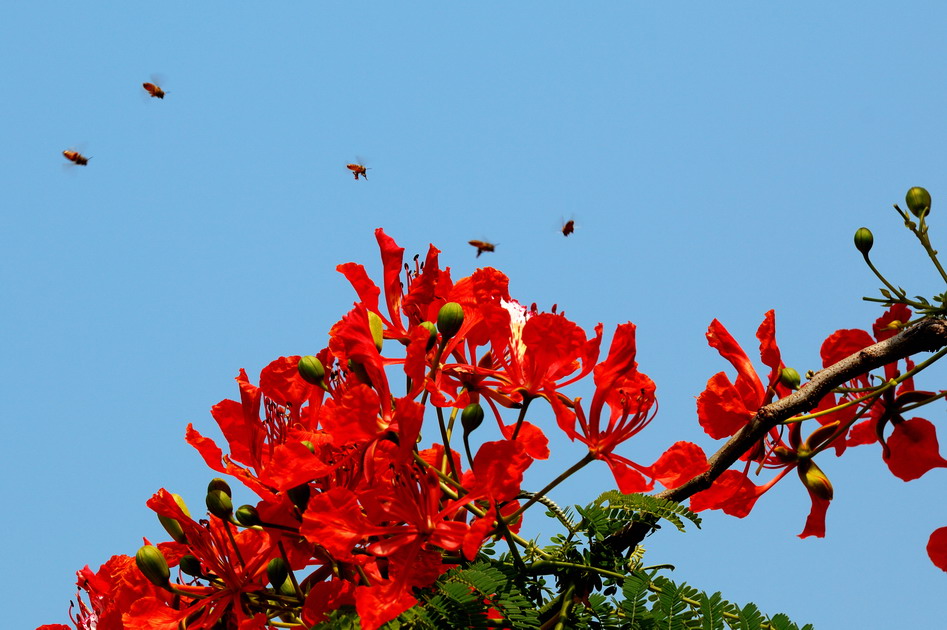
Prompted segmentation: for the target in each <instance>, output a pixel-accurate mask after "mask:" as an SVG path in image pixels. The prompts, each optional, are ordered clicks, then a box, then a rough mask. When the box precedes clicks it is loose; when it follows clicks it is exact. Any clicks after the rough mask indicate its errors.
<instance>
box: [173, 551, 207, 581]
mask: <svg viewBox="0 0 947 630" xmlns="http://www.w3.org/2000/svg"><path fill="white" fill-rule="evenodd" d="M178 566H179V567H181V571H182V572H184V573H186V574H187V575H190V576H192V577H202V576H203V575H204V572H203V571H201V561H200V560H198V559H197V558H195V557H194V556H192V555H191V554H186V555H183V556H181V559H180V560H179V561H178Z"/></svg>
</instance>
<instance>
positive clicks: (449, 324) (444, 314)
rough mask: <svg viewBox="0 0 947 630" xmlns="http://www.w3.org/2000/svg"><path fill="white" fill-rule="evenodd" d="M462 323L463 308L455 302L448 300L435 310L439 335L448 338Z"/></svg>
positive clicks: (454, 333)
mask: <svg viewBox="0 0 947 630" xmlns="http://www.w3.org/2000/svg"><path fill="white" fill-rule="evenodd" d="M463 323H464V309H463V307H462V306H461V305H460V304H458V303H457V302H448V303H447V304H445V305H444V306H442V307H441V310H439V311H438V312H437V329H438V330H439V331H440V332H441V337H443V338H444V339H450V338H451V337H453V336H454V335H456V334H457V331H458V330H460V327H461V326H462V325H463Z"/></svg>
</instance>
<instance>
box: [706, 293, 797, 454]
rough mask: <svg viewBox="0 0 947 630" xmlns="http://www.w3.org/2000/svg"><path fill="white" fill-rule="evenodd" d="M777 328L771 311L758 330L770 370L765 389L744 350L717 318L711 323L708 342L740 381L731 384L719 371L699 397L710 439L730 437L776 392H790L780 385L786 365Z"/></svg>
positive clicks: (763, 355) (764, 358) (763, 354)
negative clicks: (780, 378) (781, 352)
mask: <svg viewBox="0 0 947 630" xmlns="http://www.w3.org/2000/svg"><path fill="white" fill-rule="evenodd" d="M775 328H776V316H775V314H774V312H773V311H768V312H767V313H766V315H765V317H764V318H763V323H762V324H760V327H759V330H757V331H756V337H757V339H759V340H760V357H761V358H762V360H763V363H764V364H765V365H766V366H767V367H769V368H770V374H769V378H768V383H769V386H768V387H766V386H764V385H763V382H762V381H761V380H760V377H759V376H758V375H757V373H756V370H755V369H754V368H753V364H752V363H751V362H750V359H749V357H748V356H747V355H746V353H745V352H744V351H743V348H741V347H740V345H739V344H738V343H737V342H736V340H735V339H734V338H733V337H732V336H731V335H730V333H729V332H727V329H726V328H724V327H723V324H721V323H720V322H719V321H717V320H716V319H715V320H714V321H713V322H711V324H710V328H709V329H708V330H707V341H708V342H709V343H710V345H711V347H714V348H716V349H717V351H718V352H719V353H720V356H722V357H723V358H725V359H727V360H728V361H730V363H731V364H732V365H733V367H735V368H736V370H737V380H736V382H735V383H732V382H731V381H730V379H729V378H728V377H727V375H726V374H725V373H723V372H718V373H717V374H715V375H714V376H712V377H711V378H710V380H709V381H708V382H707V387H706V389H705V390H704V391H703V393H702V394H701V395H700V396H699V397H698V398H697V417H698V419H699V420H700V425H701V426H702V427H703V428H704V431H705V432H706V433H707V435H709V436H710V437H712V438H715V439H720V438H725V437H730V436H731V435H733V434H734V433H736V432H737V431H739V430H740V429H742V428H743V427H744V426H746V424H747V423H748V422H749V421H750V420H751V419H752V418H753V416H755V415H756V412H757V411H759V409H760V407H762V406H763V405H764V404H766V403H767V402H768V401H770V400H772V396H773V394H774V393H780V394H785V393H788V390H787V389H786V388H785V387H784V386H782V385H781V384H780V383H779V373H780V370H781V369H782V367H783V365H782V360H781V358H780V353H779V348H778V347H777V346H776V337H775Z"/></svg>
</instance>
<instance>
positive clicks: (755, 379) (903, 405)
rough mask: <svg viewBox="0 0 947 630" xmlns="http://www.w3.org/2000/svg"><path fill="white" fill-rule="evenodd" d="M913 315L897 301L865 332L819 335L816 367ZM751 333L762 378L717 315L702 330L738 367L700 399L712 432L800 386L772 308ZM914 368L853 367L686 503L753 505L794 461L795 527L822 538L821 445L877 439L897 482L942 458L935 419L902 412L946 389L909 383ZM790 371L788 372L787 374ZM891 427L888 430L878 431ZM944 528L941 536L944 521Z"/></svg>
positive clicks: (824, 481) (740, 512)
mask: <svg viewBox="0 0 947 630" xmlns="http://www.w3.org/2000/svg"><path fill="white" fill-rule="evenodd" d="M910 319H911V311H910V309H909V308H908V307H907V306H905V305H903V304H895V305H894V306H892V307H891V308H889V309H888V310H887V311H886V312H885V313H884V314H883V315H882V316H881V317H879V318H878V320H877V321H875V323H874V325H873V327H872V332H868V331H865V330H860V329H846V330H837V331H836V332H834V333H832V334H831V335H830V336H829V337H828V338H827V339H826V340H825V342H823V344H822V349H821V355H822V362H823V367H829V366H832V365H835V364H836V363H838V362H840V361H842V360H844V359H847V358H848V357H850V356H852V355H856V354H857V353H858V352H859V351H861V350H863V349H865V348H867V347H869V346H871V345H873V344H875V343H877V342H879V341H884V340H886V339H890V338H891V337H893V336H894V335H895V334H896V333H897V332H899V331H900V330H901V329H903V328H904V327H905V326H906V325H907V324H908V322H909V321H910ZM756 336H757V339H759V342H760V358H761V360H762V362H763V364H764V365H765V366H766V367H768V368H769V373H768V375H767V376H766V380H765V385H764V380H763V379H761V378H760V376H759V375H758V374H757V372H756V370H755V369H754V368H753V365H752V363H751V362H750V359H749V357H748V356H747V354H746V352H745V351H744V350H743V349H742V348H741V347H740V346H739V344H738V343H737V342H736V340H734V339H733V337H732V336H731V335H730V333H728V332H727V330H726V328H724V327H723V325H722V324H721V323H720V322H718V321H716V320H714V321H713V323H711V325H710V329H709V330H708V332H707V339H708V341H709V342H710V345H711V346H712V347H714V348H716V349H717V351H718V352H719V353H720V355H721V356H722V357H724V358H725V359H727V360H728V361H729V362H730V363H731V365H733V367H734V368H735V369H736V371H737V378H736V381H735V382H733V381H731V380H730V379H729V377H728V376H727V375H726V374H725V373H724V372H719V373H717V374H715V375H714V376H712V377H711V378H710V380H709V381H708V383H707V387H706V389H704V391H703V393H701V395H700V396H699V397H698V399H697V415H698V419H699V420H700V424H701V426H702V427H703V429H704V431H705V432H706V433H707V434H708V435H710V436H711V437H713V438H718V439H719V438H729V437H730V436H732V435H734V434H735V433H736V432H737V431H739V430H741V429H743V428H744V427H745V426H746V425H747V424H748V423H749V422H750V420H752V419H753V418H754V417H755V416H756V415H757V413H758V412H759V410H760V409H761V408H762V407H763V406H765V405H767V404H769V403H771V402H773V401H774V400H776V399H780V398H783V397H785V396H787V395H789V394H790V393H791V392H792V389H793V388H796V387H798V385H799V377H798V374H797V373H795V370H789V369H787V368H786V366H785V365H784V364H783V362H782V358H781V355H780V350H779V347H778V346H777V345H776V325H775V315H774V313H773V311H769V312H768V313H766V316H765V318H764V320H763V323H762V324H761V325H760V327H759V330H758V331H757V333H756ZM915 368H916V366H915V365H914V363H913V361H912V360H911V359H910V358H906V359H904V360H903V361H896V362H893V363H888V364H886V365H884V366H883V367H882V372H883V375H880V376H877V377H874V376H872V375H871V374H870V373H860V374H858V375H857V376H856V377H855V378H853V379H852V380H851V381H850V382H848V383H846V384H845V386H843V387H841V388H837V389H836V390H835V391H832V392H829V393H827V394H826V395H825V396H824V397H822V399H821V401H820V402H819V405H818V406H817V407H816V409H815V410H814V411H813V413H810V414H807V415H804V416H797V417H794V418H791V419H789V420H788V421H786V422H784V423H782V424H780V425H778V426H776V427H774V428H772V429H770V430H769V431H768V432H767V433H766V435H765V436H764V437H763V439H762V440H761V441H760V442H759V443H758V444H756V445H755V447H754V448H752V449H750V450H748V451H747V452H746V453H745V454H744V455H743V457H742V458H741V459H742V461H743V463H742V465H741V466H740V467H739V468H733V469H730V470H727V471H725V472H724V473H723V474H722V475H720V476H719V477H717V479H716V481H715V482H714V484H713V485H712V486H711V487H710V488H709V489H707V490H704V491H703V492H699V493H697V494H696V495H694V496H693V497H692V498H691V504H690V505H691V508H692V509H694V510H697V511H700V510H705V509H720V510H723V511H724V512H726V513H727V514H730V515H733V516H737V517H740V518H742V517H744V516H746V515H747V514H749V513H750V511H751V510H752V509H753V506H754V504H755V503H756V501H757V499H759V498H760V496H762V495H763V494H764V493H765V492H766V491H767V490H769V489H770V488H772V487H773V486H774V485H775V484H776V483H777V482H778V481H779V480H781V479H783V478H784V477H785V476H786V475H787V474H789V473H790V472H792V471H793V470H795V471H796V473H797V474H798V476H799V479H800V481H801V482H802V484H803V486H804V487H805V489H806V491H807V492H808V493H809V497H810V499H811V501H812V509H811V511H810V513H809V517H808V519H807V520H806V524H805V527H804V529H803V531H802V533H801V534H800V535H799V536H800V537H801V538H805V537H807V536H818V537H822V536H824V535H825V516H826V511H827V510H828V507H829V502H830V501H831V500H832V496H833V487H832V483H831V482H830V481H829V478H828V476H827V475H826V474H825V473H824V472H823V471H822V469H821V468H820V467H819V466H818V465H817V464H816V463H815V461H814V457H815V456H816V455H818V454H819V453H822V452H823V451H825V450H828V449H829V448H832V449H834V451H835V455H836V456H840V455H842V454H843V453H844V452H845V450H846V448H848V447H850V446H858V445H864V444H872V443H880V444H881V446H882V457H883V459H884V462H885V463H886V464H887V466H888V468H889V470H890V471H891V472H892V474H894V475H895V476H897V477H898V478H900V479H902V480H904V481H910V480H912V479H917V478H918V477H920V476H922V475H923V474H925V473H926V472H928V471H930V470H931V469H933V468H938V467H947V460H945V459H944V458H943V457H941V456H940V453H939V446H938V442H937V434H936V430H935V428H934V425H933V424H931V423H930V422H929V421H928V420H925V419H923V418H911V419H905V418H904V417H903V415H902V413H903V412H905V411H906V410H908V409H912V408H914V407H917V406H920V405H921V404H925V403H927V402H931V401H932V400H935V399H937V398H941V397H943V395H944V392H940V393H936V392H931V391H919V390H916V389H915V388H914V379H913V375H914V373H915ZM787 374H793V375H795V378H794V379H792V378H787ZM793 381H794V382H793ZM802 387H803V389H804V388H805V385H803V386H802ZM807 420H808V421H812V422H814V423H815V428H814V429H812V430H811V431H810V432H809V434H808V435H807V436H806V437H805V439H803V437H802V432H803V427H802V425H803V423H804V421H807ZM889 426H890V427H891V431H890V434H888V435H887V437H885V436H886V434H887V431H888V427H889ZM762 469H770V470H774V471H776V472H775V474H774V476H773V477H772V478H771V479H769V480H768V481H766V482H765V483H763V484H762V485H756V484H755V483H753V481H752V480H751V477H752V476H754V473H757V472H759V471H760V470H762ZM941 536H942V537H943V536H947V530H945V533H944V534H941ZM940 553H941V554H942V555H941V557H940V558H939V559H938V558H937V557H935V552H934V551H932V552H931V557H932V559H933V560H934V561H935V563H936V564H937V565H938V566H940V567H941V568H944V569H945V570H947V561H945V560H947V550H945V549H943V548H941V551H940Z"/></svg>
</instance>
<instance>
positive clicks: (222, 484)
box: [207, 477, 233, 497]
mask: <svg viewBox="0 0 947 630" xmlns="http://www.w3.org/2000/svg"><path fill="white" fill-rule="evenodd" d="M214 490H220V491H221V492H223V493H224V494H226V495H227V496H228V497H232V496H233V493H232V492H231V491H230V484H229V483H227V482H226V481H224V480H223V479H221V478H220V477H214V478H213V479H211V480H210V483H208V484H207V492H213V491H214Z"/></svg>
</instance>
